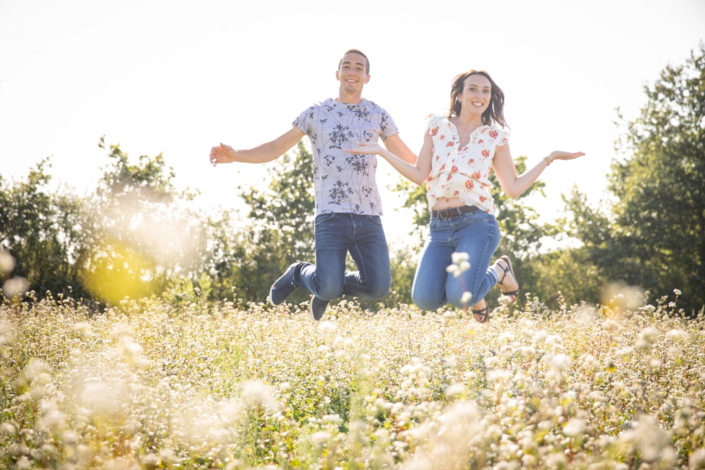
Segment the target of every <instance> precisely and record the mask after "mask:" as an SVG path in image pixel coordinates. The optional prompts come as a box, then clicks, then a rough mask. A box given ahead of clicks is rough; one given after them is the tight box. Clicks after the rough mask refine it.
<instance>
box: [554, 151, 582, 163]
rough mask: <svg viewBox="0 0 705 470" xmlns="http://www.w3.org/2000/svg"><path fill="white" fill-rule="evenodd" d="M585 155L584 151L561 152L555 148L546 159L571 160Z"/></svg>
mask: <svg viewBox="0 0 705 470" xmlns="http://www.w3.org/2000/svg"><path fill="white" fill-rule="evenodd" d="M583 155H585V152H561V151H560V150H556V151H554V152H551V154H550V155H549V156H548V159H549V160H551V161H555V160H573V159H575V158H578V157H582V156H583Z"/></svg>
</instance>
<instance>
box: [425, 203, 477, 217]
mask: <svg viewBox="0 0 705 470" xmlns="http://www.w3.org/2000/svg"><path fill="white" fill-rule="evenodd" d="M478 210H480V209H479V208H478V207H477V206H462V207H450V208H448V209H443V210H442V211H431V217H438V218H439V219H441V220H443V219H451V218H453V217H460V216H461V215H463V214H467V213H468V212H475V211H478Z"/></svg>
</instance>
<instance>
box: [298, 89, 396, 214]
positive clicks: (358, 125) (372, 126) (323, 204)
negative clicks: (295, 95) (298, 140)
mask: <svg viewBox="0 0 705 470" xmlns="http://www.w3.org/2000/svg"><path fill="white" fill-rule="evenodd" d="M294 125H295V126H297V127H298V128H299V129H301V130H302V131H303V132H304V133H305V134H306V135H308V137H309V139H310V140H311V147H312V149H313V181H314V188H315V191H316V215H318V214H325V213H328V212H346V213H353V214H364V215H382V200H381V199H380V196H379V191H378V190H377V183H376V181H375V173H376V171H377V156H376V155H358V154H351V153H345V152H344V150H345V149H346V148H352V147H356V146H357V144H358V142H374V141H377V139H378V137H381V138H382V139H383V140H384V139H386V138H387V137H389V136H391V135H394V134H397V133H399V130H398V129H397V126H396V125H395V124H394V121H393V120H392V118H391V117H390V116H389V114H387V112H386V111H385V110H384V109H382V108H381V107H380V106H378V105H376V104H375V103H373V102H372V101H369V100H366V99H363V100H362V103H361V104H346V103H339V102H337V101H335V100H332V99H327V100H325V101H323V102H320V103H316V104H314V105H313V106H311V107H310V108H308V109H307V110H306V111H304V112H303V113H301V115H300V116H299V117H298V118H296V120H295V121H294Z"/></svg>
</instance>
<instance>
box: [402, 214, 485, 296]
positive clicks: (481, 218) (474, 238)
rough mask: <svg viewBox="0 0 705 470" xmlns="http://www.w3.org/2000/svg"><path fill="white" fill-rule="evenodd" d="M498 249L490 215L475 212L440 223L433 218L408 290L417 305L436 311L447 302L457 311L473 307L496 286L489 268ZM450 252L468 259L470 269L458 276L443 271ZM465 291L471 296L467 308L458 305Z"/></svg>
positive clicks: (449, 260)
mask: <svg viewBox="0 0 705 470" xmlns="http://www.w3.org/2000/svg"><path fill="white" fill-rule="evenodd" d="M497 246H499V226H498V225H497V219H495V218H494V216H493V215H490V214H487V213H486V212H483V211H475V212H470V213H467V214H463V215H462V216H458V217H453V218H450V219H443V220H441V219H439V218H437V217H432V218H431V224H430V230H429V234H428V236H427V238H426V244H425V246H424V248H423V251H422V254H421V261H420V262H419V265H418V267H417V268H416V276H415V277H414V286H413V287H412V289H411V290H412V292H411V296H412V299H413V301H414V303H415V304H416V306H417V307H419V308H420V309H422V310H436V309H438V308H440V307H442V306H444V305H445V304H447V303H448V302H450V303H451V304H453V305H454V306H456V307H459V308H462V307H466V306H471V305H475V304H476V303H477V302H479V301H480V300H481V299H482V298H484V297H485V295H486V294H487V292H489V290H490V289H492V287H494V286H495V284H497V274H496V273H495V272H494V269H489V265H490V259H491V258H492V254H493V253H494V252H495V250H496V249H497ZM453 252H459V253H461V252H464V253H467V254H468V255H469V256H470V260H469V261H470V269H468V270H467V271H465V272H464V273H462V274H461V275H460V276H459V277H455V276H454V275H453V274H452V273H448V272H447V271H446V267H448V266H449V265H450V264H452V260H451V254H452V253H453ZM465 291H468V292H470V293H471V294H472V299H471V300H470V302H468V304H467V305H463V304H462V303H461V302H460V298H461V297H462V295H463V292H465Z"/></svg>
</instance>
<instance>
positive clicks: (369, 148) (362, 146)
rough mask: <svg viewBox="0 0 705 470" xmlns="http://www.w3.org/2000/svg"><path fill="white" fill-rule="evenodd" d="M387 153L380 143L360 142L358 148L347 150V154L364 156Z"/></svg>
mask: <svg viewBox="0 0 705 470" xmlns="http://www.w3.org/2000/svg"><path fill="white" fill-rule="evenodd" d="M386 151H387V149H385V148H384V147H382V146H381V145H380V144H379V143H378V142H359V143H358V144H357V147H352V148H349V149H345V153H361V154H364V155H381V156H384V153H385V152H386Z"/></svg>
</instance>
